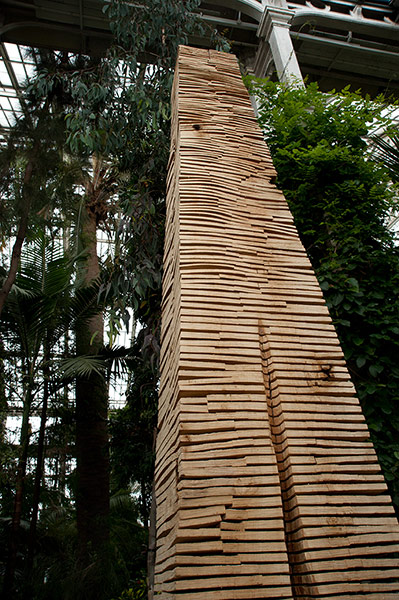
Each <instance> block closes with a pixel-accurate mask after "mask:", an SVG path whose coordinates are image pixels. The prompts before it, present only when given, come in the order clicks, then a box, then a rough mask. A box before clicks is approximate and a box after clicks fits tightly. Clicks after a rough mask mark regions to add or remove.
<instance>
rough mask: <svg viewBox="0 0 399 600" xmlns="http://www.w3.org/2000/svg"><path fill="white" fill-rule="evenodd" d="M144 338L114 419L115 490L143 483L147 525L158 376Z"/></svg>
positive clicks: (143, 511)
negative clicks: (122, 403)
mask: <svg viewBox="0 0 399 600" xmlns="http://www.w3.org/2000/svg"><path fill="white" fill-rule="evenodd" d="M140 335H141V336H143V335H144V333H143V332H141V334H140ZM140 335H139V338H138V340H137V342H136V344H135V345H134V347H133V348H132V351H131V358H130V361H131V362H130V366H131V369H132V377H131V379H130V383H129V386H128V390H127V395H126V400H127V403H126V406H125V407H124V408H123V409H120V410H117V411H115V412H114V413H113V414H112V415H111V419H110V434H111V466H112V484H113V486H114V488H115V489H129V488H130V487H131V486H132V485H134V483H135V482H137V483H138V484H139V486H140V487H139V489H140V502H139V508H140V516H141V519H142V521H143V522H144V523H147V522H148V519H149V512H150V502H151V487H152V473H153V468H154V430H155V427H156V419H157V375H156V374H154V372H153V370H152V369H151V365H150V363H149V361H147V360H145V358H143V356H142V352H141V347H142V345H143V342H142V340H141V339H140Z"/></svg>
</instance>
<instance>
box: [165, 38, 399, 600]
mask: <svg viewBox="0 0 399 600" xmlns="http://www.w3.org/2000/svg"><path fill="white" fill-rule="evenodd" d="M172 130H173V133H172V148H171V157H170V170H169V182H168V186H169V187H168V208H167V211H168V212H167V227H166V245H165V275H164V289H163V333H162V357H161V386H160V406H159V435H158V442H157V463H156V501H157V550H156V574H155V589H156V591H157V592H158V593H159V596H156V597H157V598H159V599H160V600H167V599H168V600H169V599H171V600H172V599H174V600H177V599H179V600H180V599H181V600H208V599H209V600H235V599H237V600H238V599H240V600H249V599H255V600H256V599H263V598H275V599H278V600H294V599H295V600H297V599H299V598H301V599H310V598H312V599H315V600H316V599H317V600H318V599H321V598H326V599H327V598H328V599H330V600H338V599H339V600H355V599H356V600H357V599H360V598H361V599H362V600H366V599H372V600H383V599H384V600H389V599H390V600H394V598H396V599H397V598H398V597H399V596H398V594H399V583H398V581H399V579H398V578H399V561H398V559H397V558H395V556H398V554H395V553H398V552H399V527H398V522H397V520H396V518H395V515H394V512H393V509H392V506H391V504H390V498H389V496H388V495H387V492H386V486H385V483H384V480H383V477H382V475H381V472H380V468H379V466H378V463H377V460H376V456H375V453H374V450H373V447H372V445H371V443H370V441H369V434H368V431H367V427H366V424H365V422H364V418H363V416H362V413H361V410H360V407H359V403H358V400H357V399H356V397H355V393H354V388H353V386H352V384H351V382H350V380H349V376H348V373H347V370H346V367H345V363H344V359H343V355H342V352H341V349H340V346H339V342H338V339H337V336H336V334H335V331H334V328H333V326H332V324H331V319H330V317H329V314H328V311H327V308H326V307H325V304H324V301H323V297H322V293H321V291H320V289H319V286H318V283H317V280H316V278H315V276H314V274H313V271H312V268H311V265H310V263H309V260H308V259H307V256H306V254H305V251H304V249H303V247H302V245H301V243H300V241H299V238H298V234H297V232H296V230H295V227H294V224H293V220H292V217H291V214H290V212H289V210H288V207H287V204H286V201H285V199H284V196H283V194H282V193H281V192H280V191H279V190H277V189H276V187H275V186H274V185H273V177H274V175H275V172H274V169H273V166H272V162H271V159H270V155H269V152H268V150H267V148H266V146H265V144H264V142H263V139H262V133H261V131H260V129H259V128H258V126H257V124H256V121H255V119H254V115H253V111H252V107H251V104H250V101H249V98H248V94H247V92H246V90H245V88H244V86H243V83H242V81H241V77H240V72H239V69H238V65H237V63H236V59H235V58H234V57H233V56H231V55H228V54H222V53H218V52H215V51H207V50H198V49H193V48H187V47H182V48H181V49H180V53H179V58H178V64H177V69H176V76H175V83H174V90H173V123H172ZM309 202H311V198H310V199H309Z"/></svg>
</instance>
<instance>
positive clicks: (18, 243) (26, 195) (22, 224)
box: [0, 159, 33, 315]
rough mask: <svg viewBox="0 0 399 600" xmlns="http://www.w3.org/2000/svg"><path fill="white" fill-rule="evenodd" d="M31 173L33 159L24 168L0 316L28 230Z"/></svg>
mask: <svg viewBox="0 0 399 600" xmlns="http://www.w3.org/2000/svg"><path fill="white" fill-rule="evenodd" d="M32 172H33V159H30V160H29V162H28V164H27V165H26V167H25V174H24V181H23V192H22V195H23V202H24V206H23V208H22V215H21V218H20V221H19V226H18V232H17V237H16V239H15V243H14V246H13V249H12V255H11V263H10V268H9V270H8V274H7V277H6V279H5V281H4V283H3V287H2V288H1V290H0V315H1V313H2V311H3V307H4V304H5V302H6V300H7V296H8V294H9V293H10V290H11V288H12V286H13V285H14V282H15V277H16V275H17V271H18V267H19V261H20V258H21V251H22V245H23V243H24V241H25V237H26V232H27V229H28V222H29V212H30V207H31V203H32V200H31V193H30V191H29V189H28V185H29V182H30V180H31V177H32Z"/></svg>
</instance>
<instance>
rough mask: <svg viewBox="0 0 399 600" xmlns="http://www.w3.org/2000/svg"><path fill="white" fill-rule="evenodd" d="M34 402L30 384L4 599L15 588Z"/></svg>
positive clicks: (26, 401)
mask: <svg viewBox="0 0 399 600" xmlns="http://www.w3.org/2000/svg"><path fill="white" fill-rule="evenodd" d="M31 401H32V394H31V384H30V383H28V387H27V389H26V393H25V398H24V409H23V415H22V425H21V437H20V458H19V462H18V471H17V481H16V491H15V499H14V511H13V516H12V521H11V529H10V536H9V544H8V557H7V565H6V570H5V575H4V582H3V597H4V598H11V597H12V591H13V588H14V577H15V569H16V566H17V550H18V536H19V531H20V525H21V517H22V500H23V494H24V483H25V476H26V465H27V459H28V449H29V438H30V423H29V415H30V407H31Z"/></svg>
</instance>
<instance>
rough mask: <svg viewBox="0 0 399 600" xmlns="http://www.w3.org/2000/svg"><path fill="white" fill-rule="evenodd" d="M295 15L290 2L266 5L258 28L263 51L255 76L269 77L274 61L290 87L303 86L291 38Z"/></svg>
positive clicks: (284, 0) (279, 0) (280, 76)
mask: <svg viewBox="0 0 399 600" xmlns="http://www.w3.org/2000/svg"><path fill="white" fill-rule="evenodd" d="M291 19H292V11H290V10H289V8H288V6H287V3H286V0H276V1H275V2H271V3H270V4H266V6H265V11H264V13H263V16H262V19H261V22H260V24H259V28H258V37H259V38H260V43H259V49H258V53H257V56H256V60H255V74H256V75H257V76H258V77H265V76H266V75H267V74H268V73H267V70H268V65H269V63H270V62H271V61H273V63H274V66H275V68H276V71H277V76H278V78H279V80H280V81H281V82H282V83H285V84H287V85H296V86H303V85H304V84H303V79H302V74H301V70H300V68H299V64H298V60H297V57H296V54H295V50H294V46H293V43H292V40H291V37H290V31H289V30H290V21H291Z"/></svg>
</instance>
